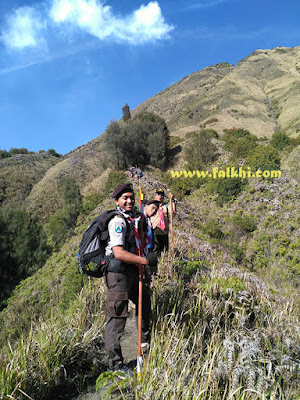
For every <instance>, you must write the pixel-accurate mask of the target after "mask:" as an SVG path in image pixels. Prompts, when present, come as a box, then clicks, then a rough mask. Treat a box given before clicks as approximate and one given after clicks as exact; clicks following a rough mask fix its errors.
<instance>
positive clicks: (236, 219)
mask: <svg viewBox="0 0 300 400" xmlns="http://www.w3.org/2000/svg"><path fill="white" fill-rule="evenodd" d="M231 222H232V225H233V226H234V227H235V228H236V229H237V230H239V231H240V232H242V233H252V232H253V231H255V229H256V221H255V219H254V218H253V217H252V216H251V215H249V214H243V212H236V213H235V214H234V216H233V217H232V219H231Z"/></svg>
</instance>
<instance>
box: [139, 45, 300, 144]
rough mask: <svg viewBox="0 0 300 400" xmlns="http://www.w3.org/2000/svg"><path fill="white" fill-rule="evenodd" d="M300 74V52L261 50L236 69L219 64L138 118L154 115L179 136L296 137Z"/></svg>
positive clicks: (150, 104)
mask: <svg viewBox="0 0 300 400" xmlns="http://www.w3.org/2000/svg"><path fill="white" fill-rule="evenodd" d="M299 68H300V48H299V47H295V48H276V49H274V50H257V51H255V52H254V53H252V54H251V55H250V56H248V57H246V58H245V59H243V60H241V61H240V62H239V63H238V64H237V65H236V67H233V66H232V65H229V64H217V65H215V66H211V67H207V68H204V69H203V70H201V71H198V72H195V73H194V74H191V75H189V76H187V77H185V78H183V79H182V80H181V81H179V82H177V83H175V84H174V85H172V86H170V87H169V88H167V89H165V90H164V91H162V92H161V93H159V94H157V95H155V96H153V97H152V98H150V99H148V100H146V101H145V102H144V103H142V104H141V105H140V106H138V107H137V108H136V109H135V110H134V111H133V115H134V113H135V112H139V111H141V110H148V111H153V112H155V113H157V114H159V115H160V116H162V117H163V118H165V119H166V121H167V123H168V126H169V129H170V131H171V133H172V134H173V135H176V136H185V134H186V133H187V132H190V131H194V130H196V129H198V128H199V125H200V124H202V125H206V127H210V128H213V129H215V130H217V131H218V133H219V134H222V133H223V129H224V128H226V129H230V128H234V127H237V128H243V129H248V130H250V132H251V133H252V134H255V135H256V136H258V137H263V136H267V137H271V136H272V134H273V133H274V131H276V130H278V129H281V130H284V131H286V132H287V134H289V135H296V134H297V132H299V117H298V113H297V104H298V103H299V90H298V87H299V80H300V74H299ZM208 125H209V126H208Z"/></svg>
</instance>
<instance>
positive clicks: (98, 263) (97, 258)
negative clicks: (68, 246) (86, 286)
mask: <svg viewBox="0 0 300 400" xmlns="http://www.w3.org/2000/svg"><path fill="white" fill-rule="evenodd" d="M115 215H120V216H121V217H122V218H123V219H124V221H125V222H126V224H128V223H127V221H126V218H125V217H124V216H123V215H122V214H121V213H120V212H118V211H116V210H109V211H104V212H103V213H102V214H100V215H99V216H98V217H96V218H95V219H94V220H93V221H92V222H91V223H90V225H89V226H88V227H87V229H86V230H85V232H84V234H83V237H82V240H81V242H80V245H79V251H78V266H79V271H80V272H81V273H83V274H87V275H89V276H94V277H97V278H101V277H102V276H103V275H104V274H105V272H106V270H107V267H108V264H109V262H110V260H111V258H112V257H107V256H105V248H106V246H107V240H108V236H109V235H108V223H109V221H110V220H111V219H112V218H113V217H114V216H115Z"/></svg>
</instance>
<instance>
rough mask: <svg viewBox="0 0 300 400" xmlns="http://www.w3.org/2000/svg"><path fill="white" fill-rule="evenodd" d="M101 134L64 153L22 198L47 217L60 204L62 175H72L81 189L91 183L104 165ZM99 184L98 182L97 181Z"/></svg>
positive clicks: (59, 206) (104, 155) (86, 189)
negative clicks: (25, 197)
mask: <svg viewBox="0 0 300 400" xmlns="http://www.w3.org/2000/svg"><path fill="white" fill-rule="evenodd" d="M103 139H104V137H103V136H101V137H98V138H96V139H94V140H92V141H90V142H88V143H86V144H85V145H83V146H80V147H78V148H77V149H75V150H73V151H72V152H70V153H68V154H67V155H66V156H65V158H64V160H63V161H61V162H60V163H58V164H56V165H55V166H53V167H52V168H50V169H49V170H48V171H47V173H46V174H45V176H44V177H43V179H42V180H41V181H40V182H39V183H38V184H37V185H35V186H34V187H33V189H32V191H31V193H30V195H29V196H28V197H27V199H26V204H27V206H28V207H29V208H30V209H32V210H34V211H39V214H40V215H41V216H42V219H47V218H48V217H49V216H51V215H53V214H54V213H55V212H56V211H58V210H59V209H60V208H61V206H62V195H61V191H60V187H61V184H62V182H63V180H64V178H66V177H72V178H74V180H75V182H76V184H77V185H78V186H79V188H80V190H81V192H84V191H88V188H89V187H93V182H94V180H96V181H98V180H99V177H101V174H102V173H103V172H105V170H106V168H107V155H106V154H105V152H104V151H103V142H104V141H103ZM99 186H100V185H99Z"/></svg>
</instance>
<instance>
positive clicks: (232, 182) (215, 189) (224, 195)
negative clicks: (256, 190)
mask: <svg viewBox="0 0 300 400" xmlns="http://www.w3.org/2000/svg"><path fill="white" fill-rule="evenodd" d="M246 184H247V179H242V178H224V179H221V178H220V179H211V180H210V181H209V183H208V185H207V191H208V192H209V193H213V194H218V197H217V198H216V202H217V203H218V204H219V205H223V204H224V203H227V202H229V201H231V200H234V199H236V198H237V197H238V195H239V194H240V193H241V191H242V190H243V188H244V186H245V185H246Z"/></svg>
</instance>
